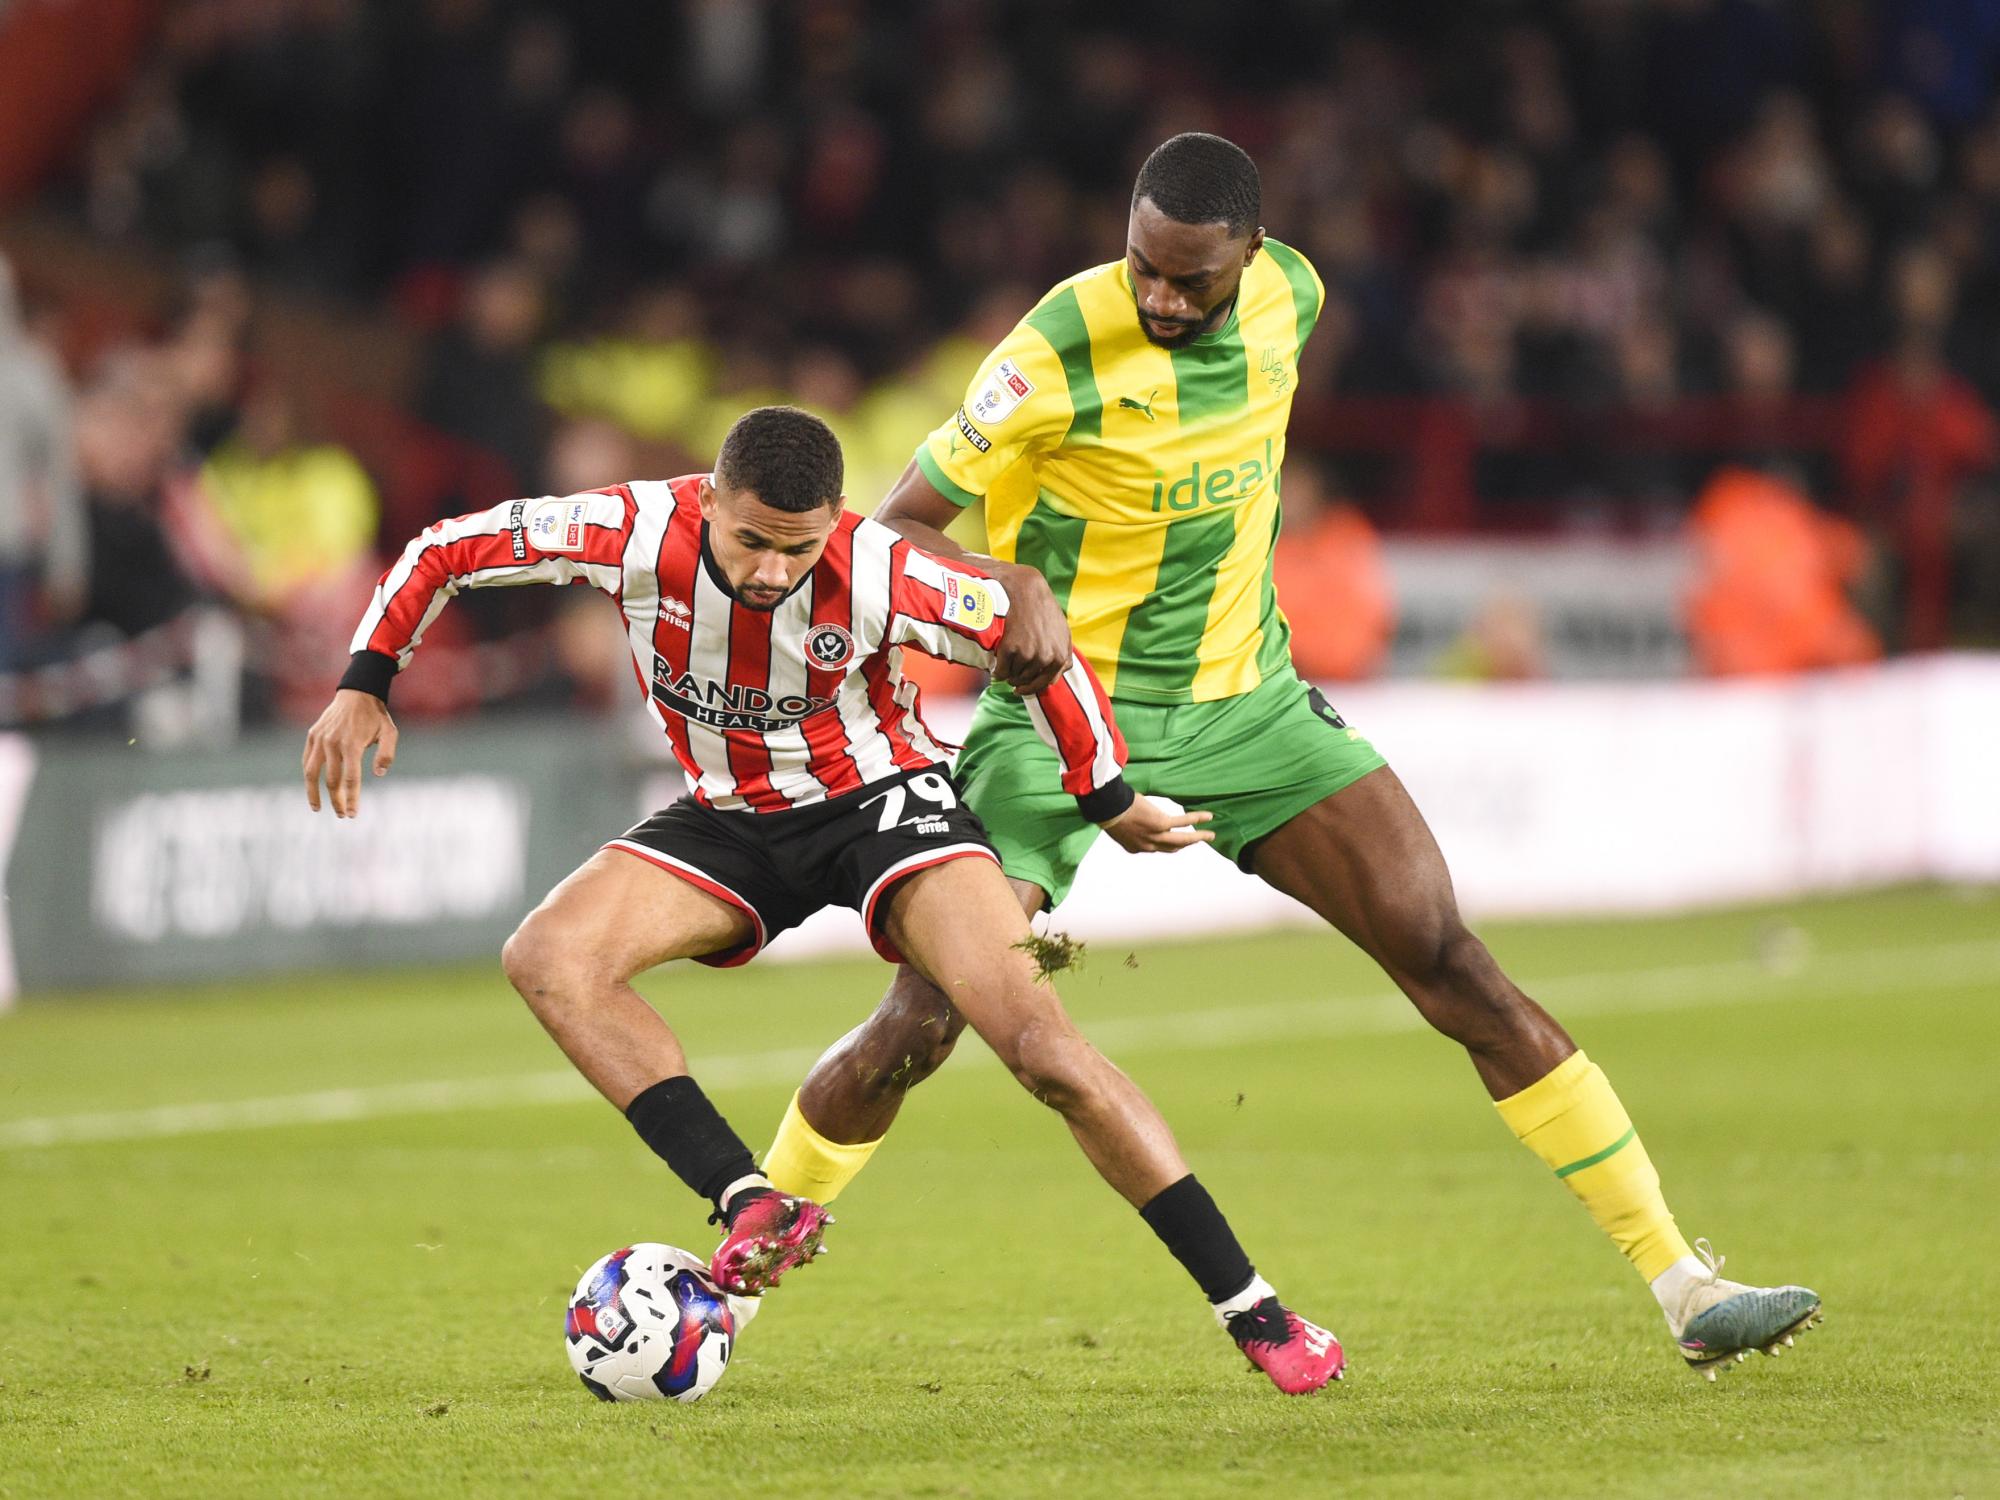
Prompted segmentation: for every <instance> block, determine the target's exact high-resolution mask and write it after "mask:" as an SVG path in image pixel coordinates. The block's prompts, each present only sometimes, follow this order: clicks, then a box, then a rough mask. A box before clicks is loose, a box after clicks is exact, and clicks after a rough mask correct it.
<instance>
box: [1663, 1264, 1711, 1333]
mask: <svg viewBox="0 0 2000 1500" xmlns="http://www.w3.org/2000/svg"><path fill="white" fill-rule="evenodd" d="M1714 1275H1715V1273H1714V1272H1713V1271H1711V1270H1709V1268H1708V1267H1707V1266H1705V1265H1703V1264H1702V1263H1701V1261H1700V1260H1698V1259H1697V1258H1696V1257H1694V1256H1692V1255H1683V1256H1682V1257H1681V1258H1680V1259H1679V1260H1677V1261H1675V1262H1674V1263H1673V1264H1672V1265H1670V1266H1668V1267H1667V1268H1666V1270H1664V1271H1662V1272H1660V1274H1659V1275H1657V1276H1655V1277H1654V1278H1653V1279H1652V1281H1651V1282H1650V1283H1649V1285H1650V1286H1651V1287H1652V1288H1653V1296H1654V1297H1655V1298H1656V1299H1657V1300H1658V1302H1659V1304H1660V1311H1661V1312H1663V1313H1665V1314H1666V1315H1667V1321H1668V1322H1669V1323H1671V1322H1672V1321H1673V1320H1674V1319H1675V1318H1676V1317H1677V1316H1679V1314H1680V1310H1681V1304H1682V1303H1683V1302H1684V1301H1686V1300H1687V1293H1688V1288H1689V1287H1691V1286H1693V1285H1694V1284H1695V1283H1696V1282H1698V1281H1708V1280H1711V1279H1713V1277H1714Z"/></svg>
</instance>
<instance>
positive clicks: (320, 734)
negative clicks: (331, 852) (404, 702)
mask: <svg viewBox="0 0 2000 1500" xmlns="http://www.w3.org/2000/svg"><path fill="white" fill-rule="evenodd" d="M370 745H374V746H375V747H376V750H375V774H376V775H377V776H380V775H382V774H383V773H384V772H385V771H387V770H388V769H389V767H390V766H391V765H393V764H395V760H396V721H395V720H394V719H392V718H390V717H389V705H388V704H386V703H384V702H383V701H382V700H381V699H380V698H378V697H376V696H375V695H374V694H373V693H364V692H361V691H360V690H358V689H356V688H342V689H340V691H339V692H337V693H335V694H334V695H333V702H331V703H329V704H327V706H326V712H325V713H323V714H321V715H320V716H319V720H318V722H317V723H315V724H314V725H313V727H312V728H311V729H309V730H307V731H306V754H305V773H306V801H307V802H308V803H310V804H311V805H312V810H313V811H314V812H318V811H319V781H320V777H321V776H322V775H324V776H325V777H326V790H327V793H328V795H329V796H331V797H332V799H333V813H334V816H335V817H338V818H351V817H353V816H354V815H355V813H356V812H358V811H360V808H361V758H362V754H363V752H364V751H366V750H367V748H368V747H369V746H370Z"/></svg>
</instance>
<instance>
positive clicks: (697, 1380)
mask: <svg viewBox="0 0 2000 1500" xmlns="http://www.w3.org/2000/svg"><path fill="white" fill-rule="evenodd" d="M563 1336H564V1339H565V1341H566V1343H567V1345H568V1348H569V1362H570V1363H571V1364H572V1365H573V1366H575V1367H576V1373H577V1375H578V1376H579V1377H581V1378H582V1380H583V1385H584V1389H585V1390H587V1391H589V1392H590V1394H591V1395H593V1396H595V1397H597V1399H598V1400H600V1401H665V1400H669V1399H671V1400H674V1401H699V1400H700V1399H701V1398H702V1397H703V1396H706V1395H707V1394H708V1393H709V1392H710V1391H711V1390H713V1389H714V1388H715V1383H716V1381H718V1380H720V1379H721V1378H722V1372H723V1369H724V1368H725V1367H726V1366H727V1365H728V1364H729V1351H730V1348H731V1347H732V1346H733V1345H734V1344H735V1342H736V1319H735V1318H734V1316H732V1315H731V1313H730V1311H729V1303H728V1301H727V1299H726V1298H725V1297H724V1296H723V1294H722V1291H721V1289H720V1288H718V1287H717V1286H716V1284H715V1283H714V1282H713V1281H710V1280H709V1279H708V1263H707V1262H706V1261H704V1260H701V1259H700V1258H699V1257H697V1256H693V1255H690V1254H688V1252H687V1251H685V1250H682V1249H680V1248H679V1247H678V1246H675V1245H653V1244H640V1245H631V1246H628V1247H627V1248H626V1249H623V1250H618V1251H614V1252H613V1253H612V1254H610V1255H607V1256H605V1257H604V1259H602V1260H600V1261H599V1262H598V1263H597V1264H596V1265H594V1266H592V1267H591V1268H590V1269H589V1270H588V1271H585V1272H584V1273H583V1280H581V1281H579V1282H578V1283H577V1284H576V1294H575V1295H574V1296H572V1297H571V1298H570V1299H569V1315H568V1316H567V1317H566V1318H565V1319H564V1321H563Z"/></svg>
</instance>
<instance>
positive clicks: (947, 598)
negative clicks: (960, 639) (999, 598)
mask: <svg viewBox="0 0 2000 1500" xmlns="http://www.w3.org/2000/svg"><path fill="white" fill-rule="evenodd" d="M944 617H945V621H946V623H948V624H952V625H963V626H964V627H965V628H966V629H967V630H984V629H985V628H986V627H987V626H988V625H991V624H992V623H993V596H992V594H990V593H988V592H987V591H986V588H985V586H984V585H982V584H977V583H974V582H973V581H972V580H971V579H970V578H960V577H959V576H958V575H957V574H956V573H947V574H945V575H944Z"/></svg>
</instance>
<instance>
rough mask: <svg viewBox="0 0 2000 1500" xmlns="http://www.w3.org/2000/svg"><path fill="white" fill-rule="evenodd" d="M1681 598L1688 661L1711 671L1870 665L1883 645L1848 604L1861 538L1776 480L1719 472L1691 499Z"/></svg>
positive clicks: (1861, 554) (1860, 562)
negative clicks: (1689, 559) (1688, 578)
mask: <svg viewBox="0 0 2000 1500" xmlns="http://www.w3.org/2000/svg"><path fill="white" fill-rule="evenodd" d="M1688 526H1689V532H1690V535H1691V538H1692V540H1693V541H1694V544H1695V548H1696V553H1697V560H1696V574H1695V583H1694V587H1693V589H1692V590H1691V591H1690V593H1689V595H1688V599H1687V624H1688V633H1689V635H1690V636H1691V637H1692V638H1693V645H1694V654H1695V661H1696V663H1697V665H1698V666H1699V667H1700V668H1701V670H1702V671H1704V672H1708V673H1711V674H1714V675H1718V676H1727V675H1738V674H1743V673H1753V672H1803V671H1808V670H1811V669H1812V668H1815V667H1835V666H1845V665H1849V664H1851V663H1854V662H1863V661H1873V660H1874V659H1875V658H1877V657H1879V656H1880V655H1881V654H1882V643H1881V641H1880V640H1878V639H1877V638H1876V635H1875V632H1874V631H1873V630H1871V629H1870V628H1869V626H1868V622H1867V621H1866V620H1864V619H1862V617H1861V615H1860V612H1859V611H1857V610H1856V609H1855V608H1854V606H1853V605H1852V604H1850V603H1849V602H1848V599H1847V593H1846V587H1847V585H1848V584H1849V583H1851V582H1853V581H1854V579H1856V578H1857V577H1858V576H1859V575H1860V573H1861V571H1862V568H1863V566H1864V565H1865V562H1866V549H1865V546H1864V544H1863V542H1862V539H1861V535H1860V533H1859V532H1858V531H1856V530H1855V528H1854V527H1853V526H1851V525H1849V524H1848V523H1847V522H1845V521H1842V520H1839V519H1837V518H1835V517H1833V516H1829V515H1826V514H1825V513H1823V512H1822V511H1820V510H1819V508H1818V507H1816V506H1815V505H1814V504H1813V503H1812V501H1811V500H1810V499H1808V498H1807V497H1806V495H1805V494H1804V493H1803V492H1802V491H1800V490H1799V489H1797V488H1796V487H1794V486H1792V485H1790V484H1786V483H1785V482H1784V481H1782V480H1779V479H1774V478H1772V477H1771V476H1770V475H1768V474H1762V473H1758V472H1757V471H1755V470H1753V469H1739V468H1725V469H1722V470H1719V471H1718V472H1717V473H1716V475H1715V477H1714V478H1712V479H1710V480H1709V482H1708V485H1707V487H1706V488H1705V489H1703V491H1702V492H1701V495H1700V496H1699V498H1698V499H1697V500H1696V502H1695V508H1694V514H1693V515H1692V516H1691V517H1690V518H1689V523H1688Z"/></svg>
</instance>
